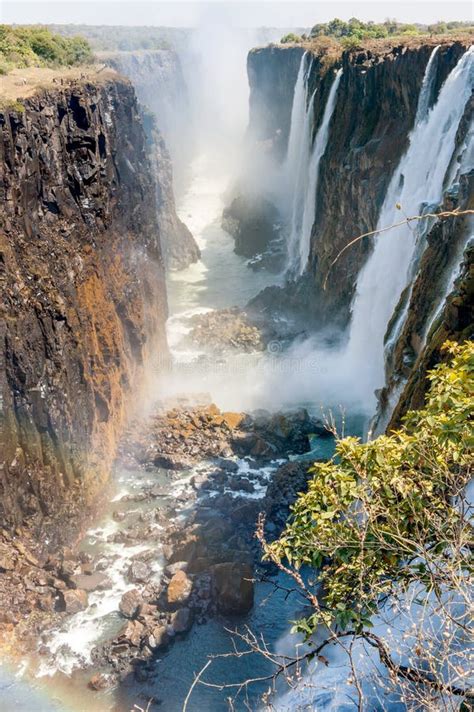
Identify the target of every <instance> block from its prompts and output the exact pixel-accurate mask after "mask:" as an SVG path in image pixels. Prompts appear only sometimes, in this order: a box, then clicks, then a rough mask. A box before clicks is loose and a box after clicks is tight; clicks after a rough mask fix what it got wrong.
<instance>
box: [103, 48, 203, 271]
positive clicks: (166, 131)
mask: <svg viewBox="0 0 474 712" xmlns="http://www.w3.org/2000/svg"><path fill="white" fill-rule="evenodd" d="M100 57H101V59H103V61H104V62H105V63H106V64H107V65H108V66H110V67H112V68H113V69H115V70H116V71H118V72H120V73H121V74H123V75H124V76H126V77H128V79H130V80H131V81H132V83H133V85H134V87H135V90H136V92H137V96H138V99H139V101H140V103H141V104H142V106H143V107H144V109H143V115H144V124H145V128H146V132H147V138H148V156H149V158H150V162H151V164H152V168H153V171H154V173H155V175H156V177H157V180H156V181H155V182H156V185H157V187H158V191H157V209H158V222H159V226H160V232H161V243H162V247H163V255H164V259H165V264H166V267H167V268H168V269H183V268H184V267H187V266H188V265H190V264H192V263H193V262H197V260H198V259H199V258H200V251H199V247H198V245H197V244H196V241H195V240H194V237H193V236H192V234H191V232H190V231H189V230H188V228H187V227H186V225H185V224H184V223H183V222H182V221H181V220H180V219H179V218H178V216H177V214H176V206H175V201H174V193H173V173H174V174H175V176H174V177H175V179H176V180H175V183H176V184H178V185H180V184H181V182H182V180H183V176H182V173H183V170H184V165H185V164H187V163H188V160H189V154H190V151H191V144H190V142H191V136H190V130H189V106H188V93H187V87H186V83H185V80H184V76H183V71H182V68H181V63H180V60H179V57H178V55H177V54H176V52H174V51H172V50H142V51H138V50H137V51H134V52H114V53H102V54H101V55H100Z"/></svg>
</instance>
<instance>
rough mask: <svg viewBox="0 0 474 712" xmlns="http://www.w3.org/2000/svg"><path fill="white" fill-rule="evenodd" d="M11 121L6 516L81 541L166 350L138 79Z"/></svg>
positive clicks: (49, 103)
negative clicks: (80, 530)
mask: <svg viewBox="0 0 474 712" xmlns="http://www.w3.org/2000/svg"><path fill="white" fill-rule="evenodd" d="M24 105H25V111H24V112H21V113H20V112H18V111H5V112H4V113H3V114H1V115H0V129H1V141H0V151H1V156H0V191H1V197H2V203H3V205H4V211H3V214H2V231H1V235H0V240H1V252H2V262H3V267H4V275H3V284H2V295H3V304H2V312H3V314H2V317H3V318H2V326H1V331H2V347H1V356H2V364H1V372H2V384H1V386H2V397H3V413H2V415H3V421H2V426H3V427H2V456H3V458H4V462H3V469H2V471H1V474H0V520H1V521H2V524H3V525H4V526H6V527H14V526H19V525H22V524H24V523H28V524H29V526H30V527H31V528H32V529H33V530H35V529H36V528H39V527H41V528H42V530H44V528H45V527H47V526H48V525H51V524H52V523H53V522H55V523H56V524H57V525H60V526H57V527H54V526H50V527H49V530H50V531H51V537H50V543H51V544H54V543H55V540H56V543H57V540H58V539H59V540H63V541H65V540H68V539H70V538H71V535H72V533H73V532H74V528H75V526H76V525H77V522H78V518H79V514H80V512H81V511H82V509H83V507H82V505H85V504H86V503H90V502H91V501H92V500H93V498H94V496H95V495H96V493H97V492H98V491H99V489H100V487H101V486H102V485H103V483H104V482H105V480H106V478H107V475H108V472H109V468H110V465H111V462H112V459H113V457H114V455H115V445H116V441H117V438H118V435H119V433H120V431H121V427H122V424H123V422H124V420H125V418H126V416H127V415H128V412H129V409H130V403H129V395H130V393H131V391H132V389H133V390H134V391H135V392H136V389H137V388H139V385H140V383H141V382H142V380H143V378H144V373H145V368H146V366H147V365H149V364H150V363H151V361H159V359H160V357H165V356H166V354H167V346H166V336H165V320H166V316H167V305H166V291H165V282H164V270H163V264H162V256H161V247H160V236H159V229H158V225H157V221H156V206H155V188H154V184H153V180H152V177H151V172H150V168H149V163H148V159H147V156H146V148H145V136H144V132H143V128H142V124H141V121H140V119H139V115H138V108H137V103H136V99H135V94H134V91H133V89H132V87H131V85H130V84H129V83H128V82H126V81H124V80H119V79H117V80H114V81H105V82H103V83H99V82H97V83H96V84H91V83H87V84H75V85H74V84H73V85H71V86H67V87H66V86H64V87H58V88H53V89H50V90H43V91H40V92H39V93H38V94H37V95H35V96H34V97H32V98H30V99H28V100H26V101H25V102H24Z"/></svg>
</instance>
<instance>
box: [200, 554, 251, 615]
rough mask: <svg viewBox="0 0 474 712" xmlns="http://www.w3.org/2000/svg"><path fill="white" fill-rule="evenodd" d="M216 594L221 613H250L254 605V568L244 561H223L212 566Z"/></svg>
mask: <svg viewBox="0 0 474 712" xmlns="http://www.w3.org/2000/svg"><path fill="white" fill-rule="evenodd" d="M211 571H212V575H213V585H214V595H215V599H216V602H217V607H218V609H219V611H221V613H224V614H228V615H235V614H244V613H248V612H249V611H250V609H251V608H252V606H253V595H254V584H253V578H254V574H253V569H252V567H251V566H249V565H248V564H243V563H222V564H216V565H215V566H213V567H212V568H211Z"/></svg>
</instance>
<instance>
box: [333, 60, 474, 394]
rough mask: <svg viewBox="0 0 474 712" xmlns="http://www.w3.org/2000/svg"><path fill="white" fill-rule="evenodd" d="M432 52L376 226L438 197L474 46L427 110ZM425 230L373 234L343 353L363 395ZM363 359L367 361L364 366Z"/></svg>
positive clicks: (378, 368)
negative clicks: (413, 121) (361, 381)
mask: <svg viewBox="0 0 474 712" xmlns="http://www.w3.org/2000/svg"><path fill="white" fill-rule="evenodd" d="M435 52H436V49H435V50H434V51H433V54H432V55H431V59H430V61H429V63H428V65H427V68H426V72H425V77H424V81H423V86H422V90H421V92H420V97H419V102H418V111H417V120H416V124H415V126H414V128H413V130H412V132H411V134H410V139H409V147H408V149H407V151H406V153H405V154H404V156H403V157H402V159H401V161H400V163H399V165H398V168H397V169H396V171H395V173H394V175H393V177H392V179H391V181H390V184H389V187H388V190H387V193H386V196H385V200H384V203H383V206H382V209H381V211H380V216H379V221H378V224H377V228H379V229H382V228H385V227H388V226H390V225H393V224H395V223H398V222H400V221H401V220H402V219H403V217H404V216H407V217H408V216H414V215H418V214H420V213H423V212H431V209H430V208H433V206H436V205H437V204H439V202H440V200H441V199H442V194H443V188H444V187H445V176H446V172H447V170H448V167H449V165H450V162H451V158H452V155H453V152H454V149H455V138H456V132H457V129H458V126H459V122H460V120H461V117H462V114H463V111H464V107H465V105H466V102H467V100H468V99H469V96H470V93H471V88H472V83H473V79H474V62H473V58H474V50H473V49H472V48H471V49H470V50H469V51H467V52H466V53H465V54H464V55H463V56H462V58H461V59H460V60H459V62H458V64H457V65H456V67H455V68H454V69H453V70H452V72H451V74H450V75H449V76H448V78H447V80H446V82H445V83H444V85H443V86H442V88H441V90H440V93H439V97H438V100H437V102H436V104H435V105H434V106H433V107H432V108H431V110H430V111H429V112H428V114H427V115H426V109H427V105H428V96H429V93H430V91H431V85H432V81H433V78H432V72H433V71H434V67H435V62H434V61H433V59H434V57H433V55H435ZM397 206H399V207H397ZM412 225H413V223H412ZM425 234H426V223H425V221H423V222H421V223H420V224H419V225H416V224H415V227H412V226H409V225H402V226H400V227H398V228H394V229H393V230H391V231H390V232H388V233H387V234H384V235H380V236H378V237H377V238H376V240H375V245H374V250H373V252H372V254H371V256H370V258H369V260H368V262H367V263H366V265H365V267H364V268H363V269H362V270H361V272H360V274H359V279H358V282H357V294H356V297H355V301H354V305H353V316H352V323H351V328H350V335H349V344H348V347H347V353H346V357H347V362H351V363H352V364H359V365H360V366H361V368H360V374H359V375H362V374H364V376H363V377H364V378H365V379H366V382H365V386H366V391H367V395H368V397H370V393H373V392H374V391H375V389H377V388H380V387H381V386H382V385H383V383H384V336H385V332H386V328H387V324H388V322H389V320H390V318H391V315H392V314H393V311H394V309H395V307H396V305H397V303H398V300H399V298H400V295H401V293H402V291H403V290H404V289H405V288H406V286H407V284H408V283H409V281H410V277H412V276H413V272H414V271H415V270H416V265H417V262H418V259H419V257H420V256H421V253H422V251H423V249H424V244H423V241H424V237H425ZM398 321H399V323H398V330H401V328H402V326H403V321H404V317H403V315H402V317H401V318H400V319H399V320H398ZM368 344H370V345H371V353H372V356H371V358H370V359H367V345H368ZM368 361H369V363H368V368H367V367H365V368H364V364H366V365H367V362H368Z"/></svg>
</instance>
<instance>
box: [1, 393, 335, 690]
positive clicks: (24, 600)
mask: <svg viewBox="0 0 474 712" xmlns="http://www.w3.org/2000/svg"><path fill="white" fill-rule="evenodd" d="M314 437H319V438H321V437H329V435H328V433H327V431H326V430H325V428H324V426H323V424H322V423H321V422H320V421H318V420H317V419H315V418H312V417H311V416H310V415H309V414H308V413H307V411H305V410H304V409H299V410H296V411H293V412H291V413H269V412H266V411H257V412H254V413H252V414H245V413H234V412H222V411H220V410H219V409H218V408H217V407H216V406H215V405H213V404H212V403H211V404H205V405H194V406H190V405H186V404H184V403H178V402H175V403H174V404H173V406H172V407H171V406H170V404H169V403H163V404H162V405H161V406H159V407H158V408H157V409H156V410H155V411H154V412H153V414H152V415H151V416H150V417H149V418H147V420H146V421H141V422H138V421H137V422H135V423H133V424H132V425H131V426H130V428H129V430H128V431H127V433H126V435H125V437H124V438H123V441H122V443H121V446H120V452H119V457H118V460H117V463H116V470H117V471H119V472H120V473H121V481H122V482H128V483H130V482H131V483H132V485H131V486H128V487H127V488H125V490H124V491H123V492H120V491H119V492H118V493H117V495H116V496H115V497H114V498H113V499H114V501H113V503H112V504H111V505H110V508H109V513H108V516H107V517H106V522H105V524H103V525H102V526H101V527H99V528H97V529H96V530H92V531H89V533H88V536H87V537H86V539H85V540H84V542H83V543H82V545H81V546H80V547H79V549H78V550H77V551H72V550H70V549H65V548H64V549H62V550H61V551H60V552H59V553H58V555H57V556H55V557H48V558H46V559H44V560H38V559H36V558H35V557H34V555H33V554H30V553H29V551H28V550H27V549H24V550H23V551H21V549H22V547H21V545H19V544H18V542H17V543H16V548H15V546H14V542H6V541H4V542H3V543H2V545H1V547H0V554H1V556H2V558H1V560H0V566H2V575H1V576H0V582H1V585H2V586H3V587H4V588H3V589H1V591H4V593H6V590H7V589H6V588H5V586H6V585H12V586H13V585H14V586H15V587H16V589H17V594H16V595H17V603H18V606H17V608H16V609H15V608H14V607H13V608H8V609H5V610H8V611H9V614H8V616H7V617H8V625H9V626H10V628H11V629H14V628H18V630H21V636H22V640H23V643H24V644H25V646H27V644H28V641H30V642H31V644H32V642H33V640H34V639H36V640H37V639H38V638H39V639H40V641H41V642H40V645H39V647H37V648H36V652H37V653H38V654H39V660H40V670H42V671H43V673H44V672H45V671H51V670H53V669H62V670H63V671H65V672H69V671H71V670H72V669H74V668H77V667H79V668H81V669H86V670H87V669H89V670H90V680H89V685H90V687H91V688H92V689H94V690H101V689H105V688H107V687H109V686H112V685H114V684H116V683H117V682H118V681H119V680H123V679H125V678H127V677H129V676H130V675H131V674H132V675H133V676H135V678H136V679H138V680H144V679H146V678H147V676H148V675H150V674H153V673H156V669H155V662H156V659H157V658H159V657H160V656H161V655H162V654H163V653H164V652H165V651H166V650H167V649H168V648H169V646H170V645H171V644H172V643H173V641H174V640H176V639H179V638H180V637H183V636H185V635H186V634H187V633H188V632H189V630H190V629H191V628H192V626H193V625H201V624H204V623H205V622H206V621H208V620H209V619H210V618H212V617H215V616H218V617H223V618H224V619H228V618H231V619H232V618H235V617H236V616H237V617H238V616H241V615H243V614H246V613H248V611H249V610H250V609H251V608H252V605H253V599H254V586H255V581H256V580H258V579H259V578H260V577H261V575H262V573H263V572H266V573H271V567H269V566H268V564H262V562H261V551H260V548H259V544H258V542H257V541H256V539H255V536H254V532H255V526H256V521H257V518H258V515H259V513H260V512H264V513H265V514H266V516H267V535H268V537H269V538H272V537H274V536H276V535H277V534H278V532H279V531H280V530H281V528H282V526H283V524H284V521H285V519H286V517H287V515H288V511H289V506H290V504H291V502H292V501H294V499H295V497H296V494H297V492H299V491H301V490H302V489H304V487H305V483H306V481H307V477H308V475H307V469H308V466H309V464H310V462H311V460H310V459H305V457H304V454H305V453H308V452H309V451H310V449H311V440H312V438H314ZM293 456H298V457H299V459H297V460H294V461H290V460H289V458H290V457H293ZM15 552H16V553H15ZM20 560H21V566H20V563H19V562H20ZM22 582H23V583H22ZM4 616H5V614H4ZM25 621H28V623H26V622H25Z"/></svg>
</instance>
